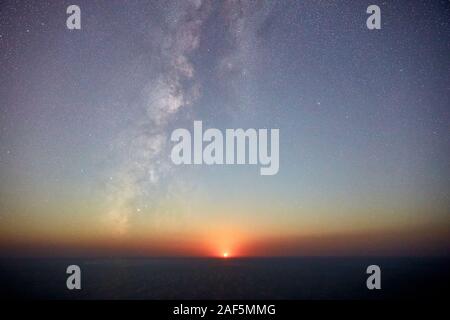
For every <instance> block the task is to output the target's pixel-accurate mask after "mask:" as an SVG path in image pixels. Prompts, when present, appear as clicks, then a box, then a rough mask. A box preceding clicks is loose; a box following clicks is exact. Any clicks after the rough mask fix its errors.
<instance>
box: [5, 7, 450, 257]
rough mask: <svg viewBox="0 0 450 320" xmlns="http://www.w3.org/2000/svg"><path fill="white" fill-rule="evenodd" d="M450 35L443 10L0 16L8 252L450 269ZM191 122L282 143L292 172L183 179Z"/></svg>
mask: <svg viewBox="0 0 450 320" xmlns="http://www.w3.org/2000/svg"><path fill="white" fill-rule="evenodd" d="M71 4H76V5H78V6H80V8H81V30H68V29H67V28H66V19H67V17H68V15H67V14H66V8H67V7H68V6H69V5H71ZM371 4H376V5H378V6H379V7H380V8H381V29H380V30H369V29H368V28H367V27H366V19H367V18H368V17H369V14H367V13H366V9H367V7H368V6H369V5H371ZM449 18H450V4H449V2H448V1H378V2H377V1H345V2H341V1H336V2H335V1H273V2H267V1H256V0H255V1H206V0H203V1H202V0H192V1H126V2H125V1H118V0H115V1H80V0H76V1H72V2H68V1H8V0H6V1H2V2H1V4H0V132H1V134H0V254H2V255H9V254H19V255H21V254H37V255H39V254H48V253H49V252H50V253H55V254H78V253H83V254H94V255H103V254H117V255H123V254H130V255H134V254H143V255H187V256H190V255H193V256H214V255H220V254H221V253H222V252H225V251H226V252H229V253H230V255H234V256H241V255H242V256H247V255H250V256H252V255H316V254H318V255H321V254H327V255H340V254H357V255H364V254H394V255H403V254H408V255H409V254H413V255H415V254H420V255H422V254H425V255H427V254H448V253H449V249H450V233H449V230H450V198H449V196H450V195H449V190H450V189H449V187H450V166H449V164H450V161H449V155H450V140H449V138H450V127H449V124H450V121H449V120H450V78H449V76H450V19H449ZM194 120H202V121H203V125H204V127H205V128H219V129H222V130H224V129H225V128H256V129H258V128H279V129H280V170H279V173H278V174H277V175H274V176H260V175H259V167H258V166H251V165H242V166H219V165H215V166H205V165H204V166H175V165H173V163H172V162H171V160H170V150H171V148H172V146H173V143H172V142H171V141H170V134H171V132H172V131H173V130H174V129H176V128H187V129H189V130H192V126H193V121H194Z"/></svg>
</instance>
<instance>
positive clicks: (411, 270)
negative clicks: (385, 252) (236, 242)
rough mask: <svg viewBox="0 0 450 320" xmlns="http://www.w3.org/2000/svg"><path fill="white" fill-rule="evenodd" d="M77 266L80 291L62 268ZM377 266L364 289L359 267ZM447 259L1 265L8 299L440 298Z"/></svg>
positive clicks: (1, 287) (448, 275) (449, 267)
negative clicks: (373, 282) (375, 278)
mask: <svg viewBox="0 0 450 320" xmlns="http://www.w3.org/2000/svg"><path fill="white" fill-rule="evenodd" d="M72 264H75V265H78V266H80V268H81V286H82V289H81V290H72V291H70V290H68V289H67V288H66V279H67V277H68V275H67V274H66V268H67V266H69V265H72ZM372 264H375V265H378V266H380V268H381V290H368V289H367V287H366V279H367V277H368V275H367V274H366V268H367V266H369V265H372ZM449 280H450V259H449V258H377V257H370V258H348V257H347V258H346V257H339V258H335V257H332V258H331V257H320V258H319V257H302V258H242V259H235V258H228V259H209V258H204V259H202V258H125V259H55V258H48V259H2V260H0V295H1V298H3V299H4V298H8V299H157V300H158V299H434V298H440V299H442V298H443V297H445V296H446V295H447V290H448V286H449V283H450V281H449Z"/></svg>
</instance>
